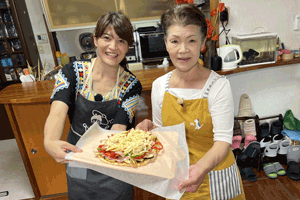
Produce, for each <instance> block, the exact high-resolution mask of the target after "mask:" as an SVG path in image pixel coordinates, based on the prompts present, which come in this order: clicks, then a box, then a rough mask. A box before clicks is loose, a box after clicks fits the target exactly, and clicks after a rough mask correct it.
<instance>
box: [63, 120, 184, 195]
mask: <svg viewBox="0 0 300 200" xmlns="http://www.w3.org/2000/svg"><path fill="white" fill-rule="evenodd" d="M184 127H185V126H184V123H182V124H178V125H175V126H168V127H160V128H157V129H155V130H153V131H152V132H153V133H154V134H155V135H156V136H157V137H158V139H159V140H160V141H161V143H162V144H163V146H164V151H163V152H161V153H159V155H158V157H157V158H156V160H155V161H154V162H150V163H149V164H147V165H146V166H142V167H138V168H132V167H125V166H114V165H109V164H106V163H103V162H101V161H100V160H99V158H97V157H96V156H95V154H94V151H95V150H96V149H97V147H98V146H99V144H100V142H99V141H100V140H101V139H106V138H107V135H111V134H112V133H117V132H120V131H109V130H105V129H102V128H101V127H100V126H99V125H98V124H97V123H95V124H94V125H93V126H91V127H90V128H89V130H88V131H87V132H86V133H85V134H84V135H83V136H82V137H81V138H80V140H79V141H78V143H77V144H76V146H78V147H79V148H81V149H82V150H83V152H82V153H72V152H71V153H69V154H68V155H67V156H66V159H68V160H70V162H69V166H70V167H81V168H89V169H92V170H95V171H98V172H100V173H103V174H106V175H108V176H111V177H113V178H116V179H119V180H121V181H124V182H126V183H129V184H132V185H134V186H136V187H139V188H142V189H144V190H147V191H149V192H152V193H154V194H157V195H159V196H162V197H164V198H168V199H180V198H181V196H182V195H183V192H179V191H178V190H177V187H178V185H179V183H180V182H181V181H183V180H185V179H187V178H188V169H189V156H188V155H189V154H188V147H187V143H186V138H185V128H184Z"/></svg>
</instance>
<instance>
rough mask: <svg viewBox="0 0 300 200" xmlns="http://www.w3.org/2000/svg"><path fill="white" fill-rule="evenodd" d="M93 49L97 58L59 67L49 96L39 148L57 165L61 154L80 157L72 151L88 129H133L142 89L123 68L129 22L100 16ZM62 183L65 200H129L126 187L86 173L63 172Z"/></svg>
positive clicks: (113, 14)
mask: <svg viewBox="0 0 300 200" xmlns="http://www.w3.org/2000/svg"><path fill="white" fill-rule="evenodd" d="M94 43H95V45H96V47H97V57H96V58H93V59H88V60H81V61H76V62H74V63H70V64H68V65H66V66H64V67H63V68H62V70H61V71H60V72H59V74H58V76H57V79H56V84H55V88H54V91H53V94H52V96H51V110H50V114H49V116H48V118H47V121H46V124H45V131H44V132H45V137H44V146H45V149H46V151H47V152H48V153H49V154H50V155H51V156H52V157H53V158H54V159H55V160H56V161H57V162H59V163H67V160H65V156H66V151H67V150H70V151H73V152H80V151H81V150H80V149H78V148H77V147H76V146H74V145H75V144H76V143H77V141H78V140H79V139H80V137H81V136H82V135H83V134H84V133H85V132H86V130H87V129H88V128H89V127H90V126H91V125H92V124H93V123H98V124H99V125H100V126H101V127H102V128H104V129H112V130H126V129H129V128H131V127H133V124H134V112H135V107H136V105H137V104H138V101H139V96H140V94H141V90H142V86H141V83H140V82H139V80H138V79H137V78H136V77H135V76H134V75H133V74H132V73H131V72H130V71H129V70H128V69H127V65H126V58H125V54H126V53H127V51H128V49H129V46H130V45H132V44H133V28H132V25H131V23H130V21H129V19H128V18H127V17H125V16H124V15H123V14H122V13H116V12H108V13H107V14H105V15H103V16H102V17H101V18H100V19H99V20H98V22H97V25H96V29H95V32H94ZM67 114H68V115H69V119H70V122H71V129H70V132H69V134H68V139H67V142H65V141H61V140H60V138H61V135H62V133H63V127H64V124H65V123H64V122H65V118H66V116H67ZM67 181H68V196H69V199H103V200H113V199H115V200H120V199H121V200H129V199H133V187H132V186H131V185H129V184H127V183H124V182H122V181H119V180H116V179H114V178H111V177H109V176H106V175H104V174H100V173H98V172H95V171H93V170H90V169H87V170H86V169H79V168H71V167H68V166H67Z"/></svg>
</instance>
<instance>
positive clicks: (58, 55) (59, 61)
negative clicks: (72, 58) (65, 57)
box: [55, 51, 61, 66]
mask: <svg viewBox="0 0 300 200" xmlns="http://www.w3.org/2000/svg"><path fill="white" fill-rule="evenodd" d="M55 56H56V59H57V64H58V66H61V53H60V51H56V53H55Z"/></svg>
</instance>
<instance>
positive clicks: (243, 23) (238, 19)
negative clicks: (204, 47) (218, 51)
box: [220, 0, 300, 49]
mask: <svg viewBox="0 0 300 200" xmlns="http://www.w3.org/2000/svg"><path fill="white" fill-rule="evenodd" d="M222 2H224V3H225V6H229V23H228V26H227V28H228V29H231V30H230V32H229V34H228V36H233V35H237V34H249V33H252V31H253V30H254V29H255V28H257V27H263V28H264V29H265V30H266V32H274V33H277V35H278V37H279V38H280V40H281V41H282V42H283V43H284V44H285V48H286V49H299V48H300V31H294V30H293V19H294V15H295V14H300V1H299V0H272V1H267V0H248V1H245V0H242V1H237V0H222ZM264 29H262V28H259V29H256V30H255V31H254V32H255V33H258V32H264ZM220 31H221V27H220ZM220 44H221V45H222V44H225V42H224V34H222V38H221V43H220Z"/></svg>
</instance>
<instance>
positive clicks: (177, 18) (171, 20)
mask: <svg viewBox="0 0 300 200" xmlns="http://www.w3.org/2000/svg"><path fill="white" fill-rule="evenodd" d="M175 24H178V25H182V26H188V25H196V26H198V27H200V34H201V35H202V37H203V38H205V37H206V34H207V24H206V19H205V15H204V14H203V13H202V12H201V11H200V9H199V8H198V7H197V6H195V5H194V4H179V5H175V6H172V7H171V8H170V9H168V10H167V11H166V12H165V13H164V14H162V16H161V25H162V27H163V29H164V35H165V39H166V38H167V36H168V29H169V27H170V26H172V25H175Z"/></svg>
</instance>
